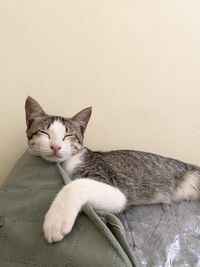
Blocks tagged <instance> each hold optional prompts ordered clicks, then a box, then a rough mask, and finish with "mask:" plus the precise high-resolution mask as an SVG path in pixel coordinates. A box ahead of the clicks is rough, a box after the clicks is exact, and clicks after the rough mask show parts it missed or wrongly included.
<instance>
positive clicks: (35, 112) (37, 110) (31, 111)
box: [25, 96, 45, 128]
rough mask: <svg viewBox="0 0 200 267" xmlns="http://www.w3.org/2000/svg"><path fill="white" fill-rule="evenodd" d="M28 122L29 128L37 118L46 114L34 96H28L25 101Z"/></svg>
mask: <svg viewBox="0 0 200 267" xmlns="http://www.w3.org/2000/svg"><path fill="white" fill-rule="evenodd" d="M25 112H26V124H27V127H28V128H29V127H30V126H31V124H32V123H33V122H34V120H35V119H37V118H40V117H42V116H45V112H44V110H43V109H42V107H41V106H40V104H39V103H38V102H37V101H36V100H35V99H34V98H32V97H30V96H28V97H27V99H26V103H25Z"/></svg>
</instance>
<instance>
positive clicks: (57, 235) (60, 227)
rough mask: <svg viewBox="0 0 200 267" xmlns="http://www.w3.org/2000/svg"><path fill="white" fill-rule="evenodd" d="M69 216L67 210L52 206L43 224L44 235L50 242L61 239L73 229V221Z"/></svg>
mask: <svg viewBox="0 0 200 267" xmlns="http://www.w3.org/2000/svg"><path fill="white" fill-rule="evenodd" d="M69 218H70V215H69V216H68V214H67V213H66V210H63V209H61V208H58V209H56V208H50V210H49V211H48V212H47V214H46V216H45V220H44V224H43V230H44V236H45V238H46V240H47V241H48V242H49V243H53V242H58V241H61V240H62V239H63V237H64V236H65V235H66V234H68V233H69V232H70V231H71V229H72V226H73V222H72V221H71V220H70V219H69Z"/></svg>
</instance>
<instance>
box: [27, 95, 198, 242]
mask: <svg viewBox="0 0 200 267" xmlns="http://www.w3.org/2000/svg"><path fill="white" fill-rule="evenodd" d="M90 115H91V108H87V109H84V110H82V111H81V112H79V113H78V114H76V115H75V116H74V117H72V118H64V117H59V116H50V115H47V114H46V113H45V112H44V111H43V109H42V108H41V107H40V105H39V104H38V103H37V102H36V101H35V100H34V99H32V98H30V97H28V98H27V101H26V121H27V137H28V144H29V149H30V152H31V153H32V154H34V155H38V156H41V157H43V158H45V159H46V160H49V161H54V162H61V164H62V165H63V167H64V169H65V170H66V171H67V173H68V174H69V176H70V178H71V179H72V182H71V183H70V184H69V185H66V186H64V187H63V189H62V190H61V191H60V192H59V193H58V195H57V196H56V198H55V200H54V201H53V203H52V205H51V207H50V209H49V211H48V212H47V214H46V216H45V221H44V234H45V237H46V239H47V241H48V242H50V243H51V242H56V241H60V240H61V239H62V238H63V237H64V236H65V235H66V234H68V233H69V232H70V231H71V229H72V227H73V224H74V221H75V219H76V217H77V215H78V213H79V211H80V210H81V207H82V206H83V205H84V204H85V203H86V202H89V203H91V204H92V205H93V206H94V208H96V209H100V210H106V211H110V212H114V213H116V212H120V211H121V210H122V209H124V208H126V207H127V206H129V205H139V204H152V203H171V202H172V201H181V200H196V199H199V198H200V168H199V167H198V166H195V165H191V164H187V163H184V162H181V161H178V160H175V159H170V158H166V157H162V156H159V155H155V154H151V153H146V152H140V151H131V150H117V151H110V152H94V151H91V150H89V149H87V148H85V147H83V137H84V132H85V129H86V126H87V123H88V121H89V119H90Z"/></svg>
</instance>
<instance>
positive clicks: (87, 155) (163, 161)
mask: <svg viewBox="0 0 200 267" xmlns="http://www.w3.org/2000/svg"><path fill="white" fill-rule="evenodd" d="M63 167H64V169H65V170H66V171H67V172H68V173H69V175H70V177H71V179H72V180H74V179H80V178H83V177H84V178H92V179H94V180H96V181H99V182H103V183H107V184H110V185H112V186H115V187H117V188H119V189H120V190H121V191H122V192H123V193H124V195H125V196H126V198H127V205H139V204H151V203H170V202H172V201H178V200H183V199H185V200H191V199H195V198H196V194H194V192H193V189H194V190H195V191H197V193H198V187H200V168H199V167H198V166H195V165H191V164H187V163H184V162H181V161H179V160H175V159H171V158H166V157H162V156H159V155H155V154H152V153H147V152H141V151H134V150H115V151H109V152H99V151H91V150H89V149H87V148H83V149H82V150H81V152H79V153H78V154H76V155H75V156H74V157H72V158H71V159H70V161H69V162H68V161H66V162H64V163H63ZM191 176H193V183H191V181H189V180H190V179H191ZM186 181H188V183H187V186H188V188H187V192H186V190H185V191H184V192H183V194H182V197H180V196H179V195H178V192H180V190H181V187H182V186H183V184H184V183H185V182H186ZM189 185H191V188H190V186H189ZM189 188H190V189H189ZM191 191H192V193H191Z"/></svg>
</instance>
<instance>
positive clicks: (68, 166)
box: [62, 151, 85, 175]
mask: <svg viewBox="0 0 200 267" xmlns="http://www.w3.org/2000/svg"><path fill="white" fill-rule="evenodd" d="M84 152H85V151H81V152H79V153H77V154H76V155H74V156H71V157H70V158H69V159H68V160H67V161H65V162H63V164H62V166H63V168H64V170H65V171H66V172H67V173H68V174H69V175H70V174H71V173H72V172H73V171H74V169H75V168H76V167H78V166H79V165H80V164H82V163H83V159H84Z"/></svg>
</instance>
